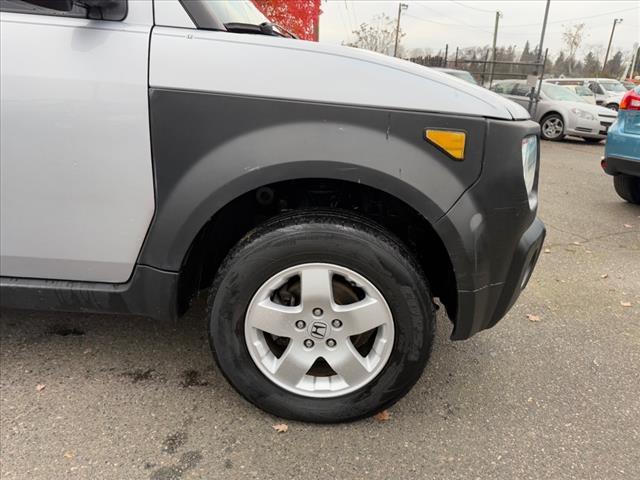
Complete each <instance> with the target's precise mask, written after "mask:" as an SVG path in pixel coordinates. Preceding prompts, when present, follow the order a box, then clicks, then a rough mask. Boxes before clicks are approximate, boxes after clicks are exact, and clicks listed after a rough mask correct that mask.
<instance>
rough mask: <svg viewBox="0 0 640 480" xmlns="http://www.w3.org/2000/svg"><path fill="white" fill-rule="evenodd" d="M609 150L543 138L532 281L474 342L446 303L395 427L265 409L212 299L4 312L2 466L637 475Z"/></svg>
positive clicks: (620, 231) (635, 402)
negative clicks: (84, 311)
mask: <svg viewBox="0 0 640 480" xmlns="http://www.w3.org/2000/svg"><path fill="white" fill-rule="evenodd" d="M603 150H604V146H603V145H588V144H585V143H584V142H582V141H579V140H576V141H567V142H562V143H549V142H543V144H542V166H541V180H540V190H541V191H540V216H541V217H542V219H543V221H544V222H545V223H546V225H547V229H548V236H547V240H546V244H545V252H544V253H543V254H542V255H541V258H540V261H539V263H538V267H537V269H536V271H535V273H534V275H533V278H532V280H531V282H530V284H529V286H528V288H527V290H526V291H525V292H524V293H523V295H522V296H521V298H520V300H519V301H518V303H517V304H516V305H515V307H514V308H513V309H512V310H511V312H510V313H509V314H508V315H507V317H506V318H505V319H503V320H502V321H501V322H500V323H499V324H498V325H497V326H496V327H495V328H493V329H491V330H489V331H486V332H483V333H481V334H479V335H476V336H475V337H473V338H472V339H470V340H467V341H464V342H451V341H449V339H448V337H449V334H450V333H451V326H450V324H449V321H448V320H447V319H446V318H444V317H443V316H442V315H440V318H439V323H438V334H437V340H436V343H435V347H434V350H433V354H432V358H431V362H430V364H429V365H428V366H427V369H426V371H425V373H424V375H423V376H422V378H421V380H420V381H419V382H418V384H417V385H416V386H415V388H414V389H413V390H412V392H411V393H410V394H409V395H408V396H407V397H406V398H405V399H404V400H402V401H401V402H399V403H398V404H396V405H395V406H394V407H393V408H392V409H390V419H389V420H388V421H385V422H381V421H378V420H375V419H373V418H371V419H366V420H362V421H359V422H355V423H350V424H342V425H324V426H319V425H313V424H304V423H297V422H287V421H283V420H281V419H278V418H276V417H273V416H271V415H268V414H266V413H263V412H262V411H260V410H258V409H256V408H255V407H253V406H252V405H250V404H248V403H247V402H246V401H244V400H243V399H242V398H241V397H240V396H239V395H238V394H237V393H235V391H233V389H232V388H231V387H230V386H229V385H228V384H227V382H226V381H225V380H224V378H223V377H222V375H221V373H220V372H219V371H218V369H217V368H216V367H215V366H214V365H213V360H212V358H211V354H210V352H209V346H208V343H207V339H206V335H205V326H204V325H205V324H204V321H203V319H202V318H201V317H202V315H203V308H202V305H197V306H196V307H194V308H193V309H192V311H191V312H190V313H189V315H188V318H187V319H186V320H185V321H184V322H182V323H181V324H179V325H177V326H174V325H165V324H159V323H156V322H153V321H151V320H147V319H144V318H137V317H125V316H107V315H77V314H65V313H56V314H50V313H46V314H43V313H39V312H28V311H14V310H3V311H2V312H0V313H1V315H0V317H1V318H0V463H1V470H0V477H1V478H2V480H13V479H30V480H37V479H46V480H55V479H138V478H140V479H151V480H170V479H184V480H187V479H219V478H224V479H239V478H259V479H271V478H276V479H277V478H282V479H290V478H308V479H360V478H362V479H367V480H375V479H396V478H397V479H403V480H405V479H414V478H415V479H422V478H425V479H426V478H434V479H476V478H477V479H553V480H559V479H565V478H571V479H607V480H608V479H630V480H631V479H633V480H637V479H638V478H640V207H638V206H632V205H630V204H628V203H624V202H623V201H621V200H620V199H619V198H618V197H617V196H616V194H615V192H614V190H613V184H612V181H611V178H610V177H608V176H606V175H604V174H603V173H602V171H601V169H600V166H599V159H600V157H601V155H602V154H603ZM280 423H286V424H287V426H288V430H287V431H286V432H285V433H278V432H276V430H274V429H273V428H272V427H273V425H275V424H280Z"/></svg>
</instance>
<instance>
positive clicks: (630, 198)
mask: <svg viewBox="0 0 640 480" xmlns="http://www.w3.org/2000/svg"><path fill="white" fill-rule="evenodd" d="M613 186H614V187H615V189H616V193H617V194H618V195H619V196H620V198H622V199H623V200H626V201H627V202H629V203H634V204H636V205H640V178H638V177H632V176H631V175H616V176H615V177H613Z"/></svg>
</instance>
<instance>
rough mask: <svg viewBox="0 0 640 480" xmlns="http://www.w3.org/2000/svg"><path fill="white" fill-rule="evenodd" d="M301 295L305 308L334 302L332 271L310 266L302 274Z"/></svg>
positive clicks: (325, 305)
mask: <svg viewBox="0 0 640 480" xmlns="http://www.w3.org/2000/svg"><path fill="white" fill-rule="evenodd" d="M300 297H301V299H302V306H303V307H304V308H314V307H318V306H323V307H325V308H327V307H329V306H330V305H331V304H332V303H333V288H332V286H331V272H330V271H329V270H328V269H326V268H321V267H319V268H308V269H305V270H303V271H302V274H301V275H300Z"/></svg>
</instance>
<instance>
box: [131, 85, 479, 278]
mask: <svg viewBox="0 0 640 480" xmlns="http://www.w3.org/2000/svg"><path fill="white" fill-rule="evenodd" d="M150 109H151V111H150V116H151V139H152V151H153V159H154V171H155V176H156V179H155V180H156V197H157V198H156V203H157V210H156V215H155V218H154V220H153V222H152V225H151V228H150V230H149V233H148V235H147V239H146V242H145V244H144V246H143V249H142V252H141V255H140V261H139V262H140V263H142V264H146V265H151V266H153V267H156V268H160V269H164V270H169V271H178V270H179V269H180V266H181V264H182V261H183V259H184V257H185V255H186V253H187V251H188V249H189V246H190V245H191V242H192V241H193V239H194V238H195V237H196V235H197V233H198V232H199V230H200V229H201V228H202V227H203V225H205V224H206V222H207V221H208V220H209V219H210V218H211V217H212V216H213V215H214V214H215V213H216V212H217V211H218V210H219V209H221V208H222V207H224V205H226V204H227V203H229V202H230V201H232V200H233V199H235V198H236V197H238V196H240V195H242V194H244V193H246V192H249V191H251V190H253V189H255V188H258V187H260V186H263V185H268V184H271V183H274V182H279V181H283V180H291V179H297V178H331V179H341V180H346V181H351V182H355V183H362V184H365V185H367V186H370V187H373V188H377V189H380V190H382V191H385V192H387V193H389V194H391V195H393V196H395V197H397V198H399V199H400V200H402V201H404V202H405V203H407V204H409V205H410V206H411V207H413V208H414V209H415V210H416V211H418V212H419V213H421V214H422V215H423V216H424V217H425V218H426V219H427V220H428V221H430V222H432V223H435V222H436V221H437V220H438V219H439V218H441V217H442V216H443V215H444V214H445V213H446V212H447V210H448V209H449V208H450V207H451V206H452V205H453V204H454V203H455V202H456V200H457V199H458V198H459V197H460V196H461V195H462V194H463V193H464V191H465V190H466V189H467V188H468V187H469V186H470V185H471V184H472V183H473V182H474V181H475V180H476V179H477V178H478V176H479V175H480V171H481V168H482V152H483V143H484V136H485V130H486V120H485V119H484V118H482V117H470V116H458V115H449V114H438V113H425V112H416V111H407V110H390V109H382V108H367V107H360V106H352V105H334V104H324V103H312V102H305V101H293V100H279V99H271V98H261V97H249V96H237V95H225V94H215V93H201V92H192V91H181V90H169V89H151V90H150ZM426 128H438V129H455V130H462V131H464V132H466V133H467V140H466V142H467V143H466V147H465V159H464V160H463V161H456V160H453V159H452V158H450V157H449V156H448V155H446V154H445V153H444V152H442V151H441V150H439V149H438V148H436V147H434V146H433V145H431V144H429V143H428V142H427V141H425V140H424V130H425V129H426Z"/></svg>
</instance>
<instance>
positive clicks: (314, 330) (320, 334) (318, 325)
mask: <svg viewBox="0 0 640 480" xmlns="http://www.w3.org/2000/svg"><path fill="white" fill-rule="evenodd" d="M309 334H310V335H311V336H312V337H315V338H320V339H322V338H324V336H325V335H326V334H327V324H326V323H323V322H313V323H312V324H311V329H310V330H309Z"/></svg>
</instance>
